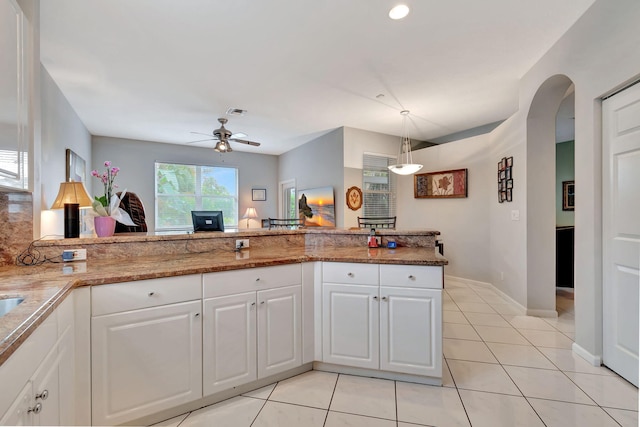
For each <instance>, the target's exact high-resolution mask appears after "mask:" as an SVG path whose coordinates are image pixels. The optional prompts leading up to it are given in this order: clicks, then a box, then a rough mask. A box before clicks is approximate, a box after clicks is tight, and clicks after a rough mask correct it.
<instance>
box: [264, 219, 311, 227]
mask: <svg viewBox="0 0 640 427" xmlns="http://www.w3.org/2000/svg"><path fill="white" fill-rule="evenodd" d="M302 226H304V223H303V221H302V220H301V219H298V218H269V229H272V228H300V227H302Z"/></svg>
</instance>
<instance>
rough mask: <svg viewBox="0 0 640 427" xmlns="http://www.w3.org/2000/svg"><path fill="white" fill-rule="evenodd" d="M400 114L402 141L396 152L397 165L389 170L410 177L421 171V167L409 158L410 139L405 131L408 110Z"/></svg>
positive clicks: (406, 130) (407, 131)
mask: <svg viewBox="0 0 640 427" xmlns="http://www.w3.org/2000/svg"><path fill="white" fill-rule="evenodd" d="M400 114H401V115H402V139H401V142H400V150H399V151H398V163H396V164H395V165H391V166H389V170H390V171H391V172H393V173H397V174H398V175H411V174H414V173H416V172H418V171H419V170H420V169H422V165H421V164H418V163H413V157H412V156H411V138H409V130H408V129H407V116H408V115H409V110H402V111H400Z"/></svg>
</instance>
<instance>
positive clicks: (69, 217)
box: [64, 203, 80, 239]
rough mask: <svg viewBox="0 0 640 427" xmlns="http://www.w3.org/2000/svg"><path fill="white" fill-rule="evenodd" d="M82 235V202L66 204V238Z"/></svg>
mask: <svg viewBox="0 0 640 427" xmlns="http://www.w3.org/2000/svg"><path fill="white" fill-rule="evenodd" d="M76 237H80V204H79V203H65V204H64V238H65V239H67V238H76Z"/></svg>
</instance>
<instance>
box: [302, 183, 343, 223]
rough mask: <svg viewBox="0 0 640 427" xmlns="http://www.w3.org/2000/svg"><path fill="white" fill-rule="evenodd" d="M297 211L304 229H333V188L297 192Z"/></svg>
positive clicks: (334, 215)
mask: <svg viewBox="0 0 640 427" xmlns="http://www.w3.org/2000/svg"><path fill="white" fill-rule="evenodd" d="M298 211H299V214H300V219H304V225H305V227H335V226H336V209H335V203H334V197H333V187H321V188H310V189H308V190H301V191H298Z"/></svg>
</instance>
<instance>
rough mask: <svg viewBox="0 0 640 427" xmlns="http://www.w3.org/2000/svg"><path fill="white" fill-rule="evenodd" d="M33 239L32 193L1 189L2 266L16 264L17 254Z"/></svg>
mask: <svg viewBox="0 0 640 427" xmlns="http://www.w3.org/2000/svg"><path fill="white" fill-rule="evenodd" d="M31 240H33V199H32V195H31V193H5V192H1V191H0V266H3V265H14V264H15V262H16V256H18V255H19V254H20V253H21V252H22V251H23V250H25V249H26V248H27V246H29V242H31Z"/></svg>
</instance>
